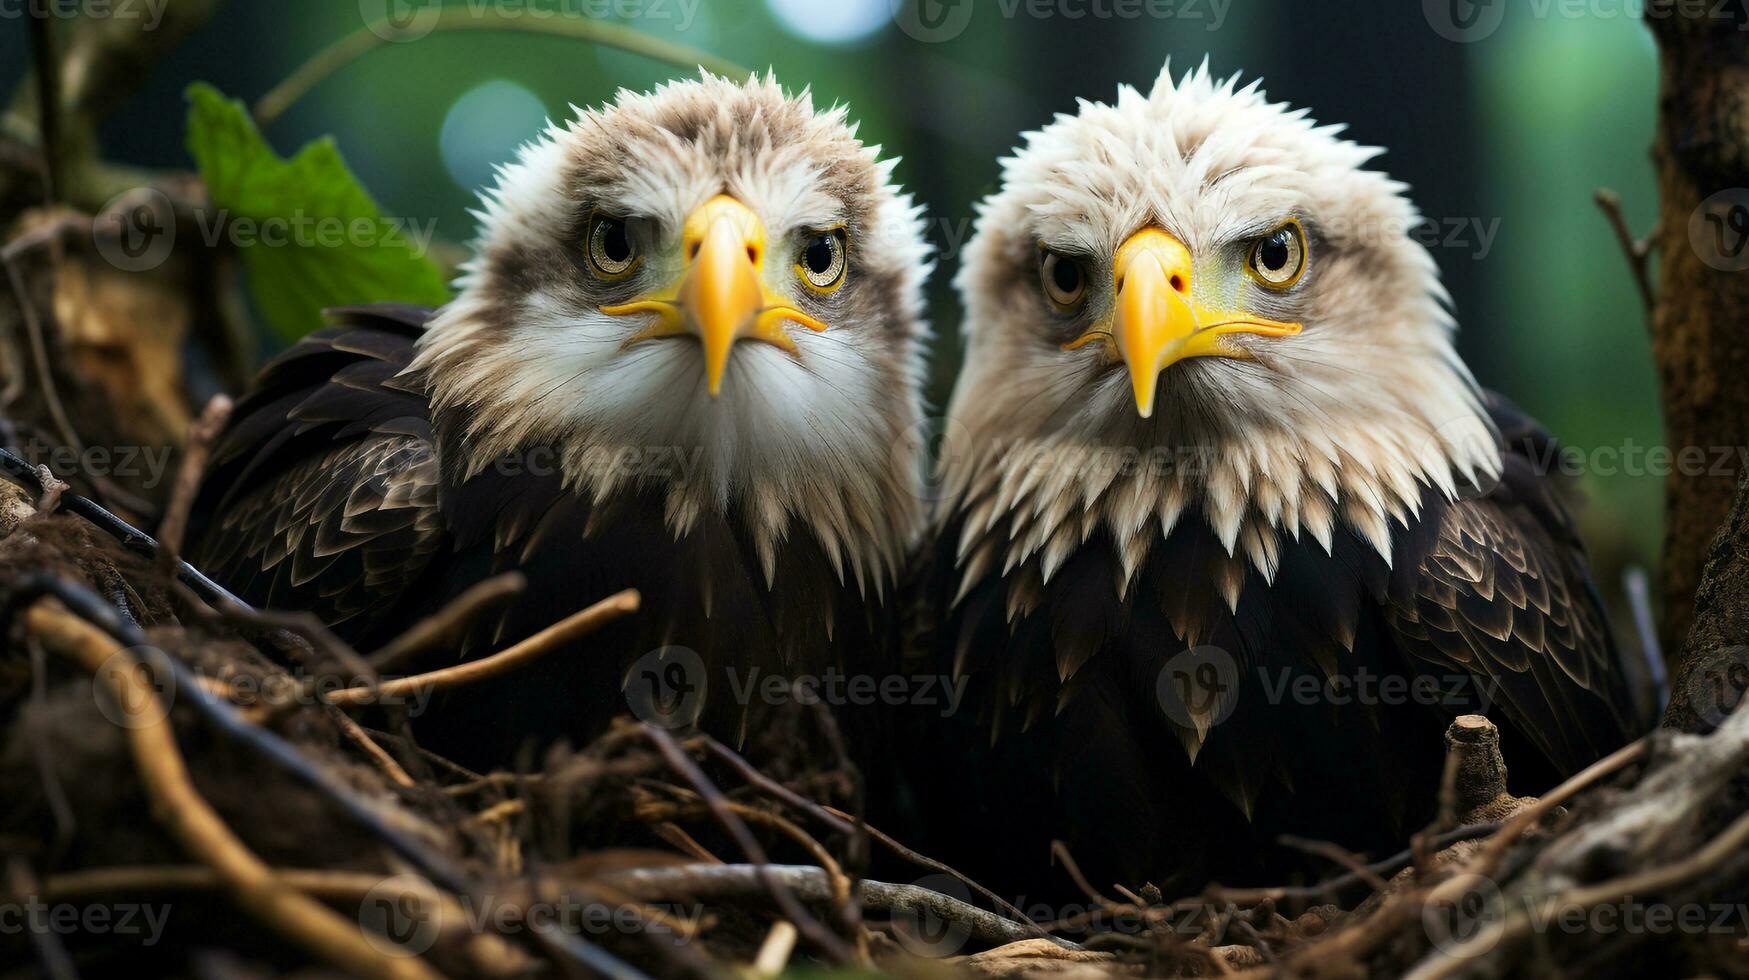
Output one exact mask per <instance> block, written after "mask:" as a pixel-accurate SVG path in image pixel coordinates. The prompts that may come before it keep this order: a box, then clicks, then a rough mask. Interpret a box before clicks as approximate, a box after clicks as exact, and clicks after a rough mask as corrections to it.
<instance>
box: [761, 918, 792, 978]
mask: <svg viewBox="0 0 1749 980" xmlns="http://www.w3.org/2000/svg"><path fill="white" fill-rule="evenodd" d="M795 948H796V927H795V926H793V925H791V924H790V923H788V922H784V921H781V920H780V921H778V922H775V923H773V924H772V926H771V931H770V932H768V933H766V934H765V941H764V942H762V943H760V944H759V955H757V956H755V957H753V966H752V971H753V974H754V975H755V976H761V977H775V976H780V975H782V973H783V968H784V967H785V966H788V965H789V957H790V954H791V953H793V952H795Z"/></svg>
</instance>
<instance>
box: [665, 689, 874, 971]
mask: <svg viewBox="0 0 1749 980" xmlns="http://www.w3.org/2000/svg"><path fill="white" fill-rule="evenodd" d="M640 727H641V729H642V731H643V733H644V736H645V737H646V738H648V739H649V740H650V741H651V743H653V744H654V745H655V746H656V750H657V751H658V752H660V753H661V754H662V758H663V759H665V760H667V762H668V766H669V768H671V769H673V770H674V771H675V772H676V773H678V774H679V775H680V776H681V778H683V779H685V780H686V781H687V782H688V783H689V784H691V786H692V788H693V789H694V790H696V791H697V792H698V795H699V796H701V797H703V798H704V801H705V803H706V805H708V806H709V807H710V810H711V812H712V813H713V814H715V815H716V818H717V822H718V823H720V824H722V825H723V829H724V830H726V831H728V832H729V836H730V837H731V838H733V839H734V841H735V844H736V846H738V847H740V848H741V851H742V853H744V854H746V855H747V857H748V859H749V860H751V861H752V862H753V867H754V870H755V874H756V877H757V879H758V880H759V881H760V882H761V883H762V884H763V885H764V888H765V890H766V892H767V893H769V894H770V895H771V898H772V900H773V901H775V902H776V903H777V907H778V908H779V909H781V910H783V914H784V915H785V916H787V917H788V918H789V920H790V921H791V922H794V923H795V924H796V928H797V929H799V930H801V933H802V935H803V936H806V937H807V939H808V941H809V942H810V943H812V944H813V945H814V946H816V947H818V948H820V949H822V950H824V951H826V953H827V954H828V955H829V956H831V957H832V958H833V959H834V960H836V961H837V962H839V963H848V962H851V961H853V959H854V957H853V956H852V954H851V950H850V948H849V947H848V946H846V945H845V944H844V940H842V939H839V938H838V937H837V936H835V935H833V934H832V933H831V932H829V931H828V930H827V929H826V927H825V926H823V925H821V924H820V922H819V920H817V919H815V918H814V917H813V916H811V915H809V914H808V913H807V911H806V910H804V909H803V908H802V906H801V904H800V903H798V902H797V901H796V897H795V895H793V894H792V893H791V892H790V890H789V888H788V887H787V886H786V885H785V884H784V883H783V881H782V880H781V879H780V878H779V877H778V876H777V875H774V874H766V873H765V871H764V869H765V868H766V867H767V866H768V865H769V863H770V862H769V861H768V860H767V859H766V857H765V848H763V847H760V846H759V841H758V840H757V839H756V838H755V837H754V836H753V833H752V831H750V830H748V829H747V825H746V824H745V823H742V822H741V819H740V818H739V817H737V816H736V815H735V814H734V812H733V811H732V810H731V809H730V807H729V806H728V805H727V801H726V800H725V799H724V798H723V794H722V791H721V790H719V789H717V788H716V786H714V785H712V784H711V781H710V780H709V779H707V778H706V777H705V774H704V771H703V770H701V769H699V767H698V763H696V762H693V761H692V758H691V757H690V756H688V755H687V754H686V752H685V751H683V750H682V749H681V748H680V745H679V744H678V743H677V742H675V741H674V736H672V735H670V734H668V733H667V732H665V731H663V730H662V729H660V728H657V727H656V726H654V725H651V724H649V723H647V722H646V723H644V724H643V725H642V726H640ZM723 867H730V865H723ZM820 874H821V875H822V876H824V875H825V874H826V872H824V871H820ZM830 893H831V889H830V885H828V888H827V894H828V896H829V895H830Z"/></svg>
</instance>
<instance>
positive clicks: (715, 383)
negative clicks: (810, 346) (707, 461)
mask: <svg viewBox="0 0 1749 980" xmlns="http://www.w3.org/2000/svg"><path fill="white" fill-rule="evenodd" d="M680 240H681V249H682V251H683V254H684V255H685V256H686V260H687V264H686V268H685V271H684V272H683V273H682V274H681V276H680V278H679V280H678V281H677V282H675V283H673V284H671V285H670V286H668V287H667V288H664V289H662V290H659V291H657V292H655V293H652V294H650V295H648V296H644V297H641V298H639V299H635V300H633V301H631V302H630V303H621V304H618V305H615V306H604V307H602V308H601V312H603V313H606V314H609V315H611V316H623V315H626V314H630V313H655V314H657V319H656V321H655V322H654V323H652V324H650V326H648V327H646V328H644V329H643V330H640V331H638V332H637V333H635V334H633V335H632V336H631V337H629V338H628V339H627V340H626V342H625V345H626V346H630V345H632V344H635V343H637V342H639V341H642V340H649V339H650V338H652V337H672V336H677V335H680V334H691V335H693V336H695V337H697V338H698V339H699V342H700V343H701V344H703V345H704V370H705V387H706V389H707V390H709V391H710V394H711V397H712V398H715V397H716V395H717V392H718V391H720V390H721V389H722V386H723V374H724V372H726V371H727V370H728V367H729V351H730V349H731V348H732V347H734V345H735V341H737V340H740V339H741V338H743V337H745V338H748V339H750V340H761V341H764V342H765V343H768V344H774V345H776V346H778V347H781V348H783V349H784V350H786V351H788V352H789V353H791V354H795V353H796V344H795V341H793V340H791V339H790V337H789V334H788V332H787V331H786V330H785V327H784V321H786V320H793V321H795V322H796V323H799V324H801V325H802V326H804V327H807V328H808V329H810V330H814V331H824V330H825V329H826V324H824V323H821V322H820V321H819V320H816V319H814V318H813V317H811V316H808V315H807V314H806V313H803V312H802V311H800V310H798V309H796V308H795V307H794V306H791V305H789V304H788V303H787V302H786V301H785V300H784V299H783V297H781V296H779V295H778V294H777V293H775V292H773V291H772V290H771V288H770V287H768V286H767V285H766V284H765V279H764V275H763V273H764V263H765V246H766V242H765V225H764V224H763V223H762V222H761V221H760V220H759V216H758V215H756V214H754V213H753V211H752V209H750V208H748V207H747V205H745V204H742V203H741V202H740V201H737V200H735V199H734V198H732V197H730V196H729V195H727V194H718V195H717V196H716V197H713V198H711V199H710V200H709V201H706V202H705V203H704V204H703V205H701V206H700V207H699V208H698V210H696V211H694V212H692V214H690V215H688V216H687V218H686V224H685V226H684V227H683V228H682V229H681V234H680Z"/></svg>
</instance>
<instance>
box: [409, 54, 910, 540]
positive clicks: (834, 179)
mask: <svg viewBox="0 0 1749 980" xmlns="http://www.w3.org/2000/svg"><path fill="white" fill-rule="evenodd" d="M878 154H879V147H870V146H866V145H864V144H863V143H862V142H861V141H859V140H858V139H857V137H856V131H855V128H854V126H852V125H850V124H849V123H847V121H846V119H845V113H844V111H843V110H842V109H841V108H834V109H831V110H828V111H816V110H815V109H814V107H813V105H812V102H811V99H810V96H809V95H808V94H807V93H805V92H804V93H802V94H800V95H795V96H791V95H788V94H786V93H785V92H784V91H783V90H782V89H781V88H780V87H779V86H778V85H777V83H776V81H775V80H774V79H772V78H769V77H768V78H765V79H761V78H758V77H757V76H756V77H754V78H752V79H750V80H748V81H746V82H745V83H737V82H731V81H729V80H726V79H723V78H718V77H714V76H710V75H708V74H707V75H704V76H702V77H700V78H698V79H695V80H686V81H678V82H673V83H670V84H667V85H664V86H661V87H659V88H657V89H656V90H655V91H653V92H651V93H648V94H642V93H633V92H628V91H621V92H620V93H619V94H618V95H617V96H616V98H615V100H614V101H613V102H612V103H611V104H609V105H606V106H604V107H602V108H599V109H590V110H576V111H575V114H574V118H572V119H571V120H570V121H569V122H566V123H563V124H552V125H549V127H548V128H547V129H546V130H545V132H544V133H542V134H541V135H540V136H539V137H538V138H536V139H534V140H533V141H532V142H530V143H528V144H526V145H525V146H523V147H522V148H521V149H520V151H519V153H518V154H517V158H516V160H515V161H514V162H512V163H509V164H507V165H505V166H503V167H502V168H500V170H499V172H498V179H497V184H496V186H495V187H493V188H491V189H490V190H488V191H486V192H485V193H484V195H483V197H482V201H483V206H482V208H481V209H480V210H479V211H478V212H476V217H477V218H478V219H479V221H480V226H481V227H480V233H479V238H478V241H477V243H476V248H475V257H474V258H473V260H472V261H471V262H469V263H468V264H467V265H466V266H464V269H463V276H462V278H461V281H460V292H459V295H458V296H457V297H456V299H455V300H454V301H453V302H452V303H451V304H450V305H449V306H447V307H446V308H445V309H444V310H443V311H442V312H441V313H440V314H439V316H438V317H437V318H436V319H435V320H434V321H433V323H432V324H431V327H430V329H429V331H428V333H427V335H426V336H425V337H424V338H423V339H422V340H421V341H420V345H419V354H418V357H417V359H416V361H415V363H414V365H413V370H414V371H417V372H419V373H421V374H422V376H423V378H424V383H425V385H426V387H427V390H428V391H429V393H430V396H431V400H432V407H433V412H434V416H435V417H436V418H437V420H438V423H439V432H440V436H441V437H442V438H443V440H444V441H445V443H446V444H445V446H444V451H445V453H446V455H453V456H454V457H456V460H455V461H452V460H449V459H446V465H455V466H459V467H460V469H461V471H462V472H461V473H460V476H462V477H464V478H465V477H466V476H469V475H471V474H472V473H474V472H478V471H479V470H481V469H483V468H485V467H486V466H488V465H490V464H491V462H492V461H493V460H494V459H496V458H498V457H500V456H501V455H502V454H504V453H509V452H516V451H519V450H526V449H528V448H529V447H536V446H539V447H545V448H548V449H550V450H551V451H552V452H553V454H554V457H555V458H556V459H557V461H558V465H559V467H560V468H561V470H562V473H563V477H564V479H565V482H566V483H567V485H568V486H570V487H572V488H574V489H575V490H576V491H577V492H580V493H586V494H590V495H593V496H595V497H597V498H599V497H603V496H605V495H607V494H609V493H612V492H613V491H615V490H617V489H625V488H627V487H633V486H635V487H637V488H639V489H642V490H652V491H654V492H656V493H658V494H662V495H665V496H666V501H667V513H668V515H669V517H668V519H669V523H670V524H671V526H672V528H673V530H674V531H675V532H676V534H680V533H684V532H685V530H686V529H687V528H688V527H690V526H691V524H692V522H693V521H694V520H695V519H696V518H697V516H698V515H699V514H700V512H701V511H704V510H707V509H711V510H714V511H716V512H719V513H720V512H723V511H724V510H725V509H728V508H738V509H739V513H737V514H736V515H735V516H737V517H744V518H745V519H746V520H747V521H749V522H750V523H751V524H752V525H753V526H754V527H755V528H756V529H757V530H758V532H759V533H760V535H761V540H762V541H763V542H765V543H767V544H769V543H771V542H773V541H781V540H782V538H783V535H784V533H785V529H786V526H787V524H788V522H789V521H790V520H791V519H792V518H799V519H800V520H802V521H804V522H805V523H807V524H809V525H811V526H812V527H814V528H816V529H820V530H822V533H823V534H824V535H825V536H826V537H828V538H829V539H830V538H833V537H836V538H838V539H839V540H837V541H835V542H834V541H831V540H829V541H828V544H837V545H840V546H842V547H844V548H845V549H846V550H847V551H850V552H853V553H855V555H856V556H859V557H863V558H866V559H868V560H871V561H874V560H881V559H884V560H885V561H886V562H887V563H888V564H889V565H890V564H891V563H892V562H893V561H895V560H896V556H897V553H898V550H899V549H902V548H903V546H904V545H905V543H906V540H905V539H907V538H908V537H909V535H910V534H911V532H912V531H913V530H914V529H915V526H916V525H917V524H918V523H919V521H920V518H921V514H920V511H921V504H920V503H919V500H920V496H919V493H918V491H917V487H916V486H915V484H916V483H917V481H918V480H919V478H920V472H919V471H920V465H919V462H918V460H919V453H918V452H917V451H916V450H917V449H918V448H919V447H920V440H919V439H917V438H916V431H917V430H918V428H919V426H920V417H921V406H920V395H919V379H920V376H921V371H922V368H921V357H922V353H921V345H922V343H923V342H924V341H925V340H926V335H927V329H926V326H925V324H924V322H923V319H922V306H923V302H922V283H923V280H924V278H925V276H926V275H927V272H928V268H929V262H928V247H927V245H926V244H925V242H924V239H923V234H922V221H921V218H920V212H919V209H917V208H915V207H913V206H912V203H911V200H910V198H909V197H908V196H907V195H905V194H904V193H902V192H901V191H900V190H899V189H898V188H897V187H896V186H895V185H894V183H893V182H892V179H891V177H892V167H893V163H892V161H890V160H889V161H883V160H881V159H879V156H878ZM653 453H654V454H656V455H660V456H664V457H667V456H669V455H671V456H672V461H673V462H677V463H678V464H679V465H677V466H676V465H667V464H666V463H665V464H664V465H662V466H659V467H648V466H646V465H644V461H646V460H649V459H651V458H652V454H653ZM861 539H869V540H861Z"/></svg>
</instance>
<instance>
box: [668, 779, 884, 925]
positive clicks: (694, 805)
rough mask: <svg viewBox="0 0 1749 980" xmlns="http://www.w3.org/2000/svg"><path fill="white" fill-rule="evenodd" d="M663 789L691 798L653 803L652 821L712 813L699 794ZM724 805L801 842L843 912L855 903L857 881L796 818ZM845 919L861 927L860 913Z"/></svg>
mask: <svg viewBox="0 0 1749 980" xmlns="http://www.w3.org/2000/svg"><path fill="white" fill-rule="evenodd" d="M664 788H665V789H667V790H668V791H669V792H670V793H672V794H674V795H676V796H682V794H684V796H683V797H682V798H683V799H684V798H686V797H690V800H689V801H688V802H687V803H685V804H673V803H657V804H654V805H653V806H652V807H651V811H652V812H649V813H647V814H645V816H647V817H648V818H651V819H652V822H659V823H666V822H668V821H671V820H677V819H681V818H683V817H687V816H694V815H699V814H706V815H708V814H710V813H711V812H712V811H711V808H710V807H709V806H707V805H706V804H705V803H704V801H703V800H701V799H699V797H698V795H697V794H696V793H690V792H688V791H686V790H684V789H682V788H680V787H678V786H669V787H664ZM723 805H724V806H726V807H728V809H729V812H731V813H733V814H734V815H735V816H737V817H740V818H741V819H742V820H745V821H748V822H750V823H756V824H760V825H762V826H766V827H770V828H771V829H773V830H775V831H777V832H778V833H780V834H782V835H784V836H785V837H788V838H789V839H790V840H793V841H795V842H796V843H797V844H799V845H800V846H801V848H802V849H803V850H805V851H807V852H808V854H809V856H810V857H812V858H813V859H814V863H816V864H818V865H819V866H820V868H821V869H822V870H824V871H825V872H826V876H827V877H828V878H829V879H831V881H832V899H833V904H834V905H835V906H836V907H837V908H838V909H839V910H840V911H842V910H843V909H844V908H846V907H847V906H850V905H852V903H853V901H854V895H855V884H854V883H853V882H852V881H851V880H850V878H849V876H847V875H846V874H845V873H844V869H843V867H841V866H840V865H839V863H838V860H837V859H836V858H834V857H833V856H832V852H831V851H828V850H827V849H826V847H825V845H823V844H821V843H820V842H819V841H817V840H815V839H814V838H813V836H812V835H810V834H809V833H808V832H807V831H805V830H803V829H802V828H800V827H798V826H796V824H795V823H794V822H793V821H791V820H788V819H786V818H785V817H782V816H780V815H778V814H775V813H769V812H767V811H765V810H761V809H759V808H758V807H754V806H748V805H747V804H745V803H737V802H735V801H734V800H729V799H725V800H724V801H723ZM719 863H720V862H719ZM846 921H853V922H856V923H857V924H858V925H859V926H860V923H861V921H862V920H861V917H860V916H856V917H846Z"/></svg>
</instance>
